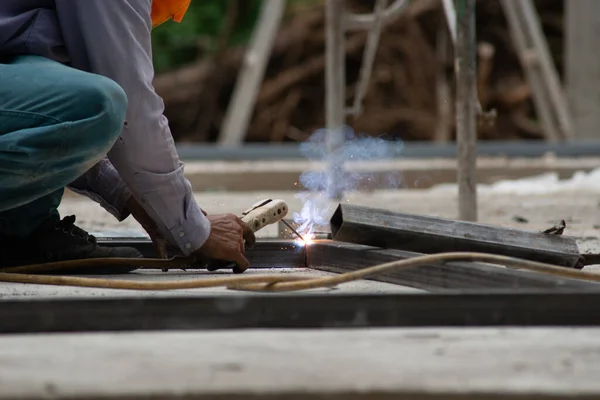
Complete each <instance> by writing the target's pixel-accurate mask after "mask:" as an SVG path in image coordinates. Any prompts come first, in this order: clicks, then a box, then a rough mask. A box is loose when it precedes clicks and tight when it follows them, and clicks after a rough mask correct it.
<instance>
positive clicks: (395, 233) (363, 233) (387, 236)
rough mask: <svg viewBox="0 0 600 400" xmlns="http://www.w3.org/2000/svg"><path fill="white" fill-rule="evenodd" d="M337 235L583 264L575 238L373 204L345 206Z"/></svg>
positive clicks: (334, 229) (335, 221) (336, 222)
mask: <svg viewBox="0 0 600 400" xmlns="http://www.w3.org/2000/svg"><path fill="white" fill-rule="evenodd" d="M330 225H331V233H332V238H333V239H334V240H336V241H340V242H348V243H355V244H363V245H368V246H375V247H383V248H389V249H397V250H405V251H414V252H418V253H441V252H449V251H472V252H483V253H491V254H500V255H505V256H512V257H518V258H522V259H526V260H533V261H539V262H547V263H551V264H555V265H561V266H565V267H569V268H580V267H582V266H583V264H582V261H583V260H582V257H581V255H580V253H579V248H578V246H577V243H576V241H575V239H574V238H569V237H566V236H558V235H548V234H542V233H537V232H530V231H525V230H520V229H512V228H505V227H496V226H490V225H484V224H477V223H471V222H463V221H455V220H449V219H444V218H436V217H430V216H422V215H415V214H406V213H396V212H392V211H387V210H380V209H376V208H371V207H362V206H356V205H350V204H340V205H339V206H338V208H337V209H336V211H335V212H334V213H333V216H332V217H331V222H330Z"/></svg>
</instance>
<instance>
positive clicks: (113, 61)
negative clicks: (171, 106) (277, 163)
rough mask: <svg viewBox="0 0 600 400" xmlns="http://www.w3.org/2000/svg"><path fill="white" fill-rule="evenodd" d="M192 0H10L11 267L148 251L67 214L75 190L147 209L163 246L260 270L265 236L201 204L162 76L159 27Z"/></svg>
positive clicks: (3, 96) (3, 136)
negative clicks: (156, 84) (258, 242)
mask: <svg viewBox="0 0 600 400" xmlns="http://www.w3.org/2000/svg"><path fill="white" fill-rule="evenodd" d="M189 3H190V0H110V1H107V0H0V267H7V266H18V265H24V264H32V263H44V262H55V261H64V260H72V259H88V258H97V257H131V258H135V257H141V254H140V253H139V252H138V251H137V250H135V249H132V248H108V247H102V246H99V245H98V244H97V243H96V240H95V238H94V237H93V236H92V235H90V234H89V233H88V232H86V231H84V230H83V229H81V228H79V227H78V226H76V225H75V217H74V216H67V217H65V218H62V219H61V218H60V215H59V213H58V210H57V209H58V206H59V205H60V203H61V199H62V197H63V194H64V191H65V188H69V189H71V190H72V191H73V192H76V193H79V194H81V195H84V196H87V197H88V198H90V199H92V200H94V201H96V202H97V203H98V204H99V205H100V206H102V207H103V208H104V209H105V210H106V211H107V212H109V213H110V214H112V215H113V216H114V217H115V218H116V219H117V220H118V221H123V220H125V219H126V218H127V217H128V216H131V217H132V218H135V219H136V220H137V221H138V222H139V223H140V224H141V226H142V227H143V228H144V229H145V230H146V232H147V233H148V234H149V236H150V237H151V238H152V240H153V242H154V243H155V245H156V248H157V251H159V252H160V254H159V255H160V256H163V257H164V256H165V252H164V250H165V246H164V244H168V245H170V246H172V247H173V248H175V249H177V250H179V251H180V252H181V253H183V254H184V255H186V256H196V257H198V258H210V259H217V260H223V261H230V262H233V263H235V264H237V267H238V269H241V270H244V269H246V268H248V261H247V259H246V258H245V256H244V249H245V246H248V247H249V246H252V245H253V244H254V241H255V237H254V234H253V233H252V231H251V230H250V229H249V228H248V227H247V226H246V225H245V224H244V223H243V222H242V221H241V220H240V219H239V218H238V217H236V216H235V215H232V214H222V215H206V213H204V211H203V210H202V209H201V208H200V206H199V205H198V204H197V202H196V200H195V199H194V196H193V192H192V187H191V185H190V183H189V181H188V180H187V179H186V177H185V176H184V165H183V163H182V162H181V161H180V159H179V157H178V154H177V151H176V149H175V146H174V140H173V137H172V135H171V131H170V130H169V124H168V121H167V119H166V118H165V116H164V114H163V111H164V105H163V101H162V99H161V97H160V96H159V95H158V94H157V93H156V92H155V91H154V88H153V85H152V82H153V78H154V70H153V63H152V51H151V49H152V45H151V32H152V29H153V28H154V27H156V26H158V25H160V24H162V23H164V22H167V21H168V20H171V19H174V20H175V21H177V22H181V19H182V17H183V14H184V13H185V12H186V10H187V8H188V6H189ZM130 270H131V268H124V269H123V270H122V271H120V272H128V271H130ZM98 271H100V270H98ZM88 272H93V270H89V271H88Z"/></svg>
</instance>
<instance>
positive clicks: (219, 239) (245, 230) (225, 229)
mask: <svg viewBox="0 0 600 400" xmlns="http://www.w3.org/2000/svg"><path fill="white" fill-rule="evenodd" d="M207 218H208V219H209V221H210V224H211V232H210V236H209V237H208V239H207V240H206V242H204V245H202V247H201V248H200V249H199V250H198V251H197V253H198V255H200V256H201V257H207V258H211V259H215V260H224V261H231V262H234V263H235V264H236V265H237V267H238V269H240V270H242V271H245V270H246V269H248V267H250V263H249V262H248V260H247V259H246V257H244V249H245V246H248V247H252V246H254V243H255V242H256V237H255V236H254V232H252V230H251V229H250V227H248V225H246V224H245V223H244V222H243V221H242V220H241V219H240V218H238V217H237V216H235V215H233V214H218V215H210V216H207Z"/></svg>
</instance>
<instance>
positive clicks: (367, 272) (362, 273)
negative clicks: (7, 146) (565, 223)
mask: <svg viewBox="0 0 600 400" xmlns="http://www.w3.org/2000/svg"><path fill="white" fill-rule="evenodd" d="M139 261H146V264H145V265H146V266H148V265H150V264H151V265H154V266H157V267H158V268H161V269H162V268H165V267H168V268H177V267H180V266H181V262H179V264H177V265H175V266H173V265H172V264H171V262H172V261H173V260H164V259H163V260H159V259H139V260H135V263H136V265H138V264H137V263H138V262H139ZM451 261H464V262H485V263H492V264H500V265H503V266H505V267H511V268H515V269H523V270H527V271H533V272H539V273H543V274H550V275H554V276H558V277H561V278H569V279H577V280H586V281H593V282H600V274H595V273H589V272H585V271H580V270H576V269H570V268H566V267H561V266H557V265H551V264H546V263H540V262H536V261H529V260H523V259H519V258H514V257H508V256H501V255H495V254H486V253H472V252H450V253H439V254H431V255H423V256H417V257H413V258H409V259H406V260H397V261H391V262H387V263H384V264H379V265H375V266H371V267H367V268H364V269H360V270H357V271H353V272H348V273H344V274H339V275H335V276H331V277H318V278H306V277H300V276H290V275H252V276H233V277H223V278H204V279H189V280H180V281H165V282H156V281H153V282H149V281H145V282H140V281H130V280H113V279H102V278H79V277H70V276H48V275H32V274H30V273H27V274H25V273H22V272H23V271H28V272H34V271H37V270H40V269H44V268H46V267H47V266H45V265H44V264H40V265H31V266H23V267H16V268H5V269H2V270H0V282H15V283H29V284H38V285H60V286H79V287H93V288H104V289H129V290H174V289H197V288H214V287H227V288H228V289H230V290H238V291H251V292H291V291H300V290H309V289H318V288H330V287H333V286H336V285H339V284H343V283H348V282H351V281H356V280H360V279H364V278H366V277H368V276H372V275H376V274H380V273H383V272H387V271H390V270H401V269H408V268H418V267H420V266H425V265H431V264H433V263H444V262H451ZM131 262H132V260H131V259H95V260H80V261H79V262H78V263H77V265H78V266H80V267H81V266H84V265H86V263H87V264H89V265H91V264H102V263H103V264H102V265H105V266H106V265H116V264H118V265H119V266H124V265H125V266H130V265H132V264H131ZM71 265H72V264H71ZM16 271H21V272H16ZM46 271H47V269H46Z"/></svg>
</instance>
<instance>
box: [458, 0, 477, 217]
mask: <svg viewBox="0 0 600 400" xmlns="http://www.w3.org/2000/svg"><path fill="white" fill-rule="evenodd" d="M457 15H458V18H457V35H456V38H457V40H456V64H455V65H456V68H457V79H458V82H457V100H456V104H457V107H456V129H457V133H456V135H457V150H458V151H457V157H458V209H459V210H458V211H459V212H458V214H459V219H461V220H463V221H473V222H474V221H477V175H476V169H477V100H476V99H477V94H476V80H475V79H476V74H475V65H476V43H475V0H457Z"/></svg>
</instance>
